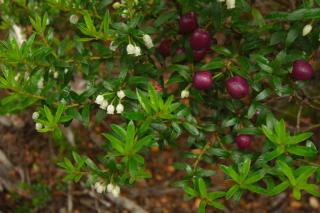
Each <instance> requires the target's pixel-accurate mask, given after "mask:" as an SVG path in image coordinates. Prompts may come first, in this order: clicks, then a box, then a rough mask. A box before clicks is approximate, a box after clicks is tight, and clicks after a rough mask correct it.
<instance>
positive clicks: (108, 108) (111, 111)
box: [107, 104, 115, 115]
mask: <svg viewBox="0 0 320 213" xmlns="http://www.w3.org/2000/svg"><path fill="white" fill-rule="evenodd" d="M114 110H115V109H114V106H113V105H112V104H110V105H109V106H108V107H107V114H109V115H113V114H114Z"/></svg>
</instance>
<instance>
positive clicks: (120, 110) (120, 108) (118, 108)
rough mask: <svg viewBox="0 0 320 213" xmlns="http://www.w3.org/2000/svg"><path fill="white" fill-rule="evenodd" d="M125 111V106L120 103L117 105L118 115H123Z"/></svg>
mask: <svg viewBox="0 0 320 213" xmlns="http://www.w3.org/2000/svg"><path fill="white" fill-rule="evenodd" d="M123 110H124V106H123V105H122V104H121V103H119V104H118V105H117V107H116V111H117V113H118V114H121V113H122V112H123Z"/></svg>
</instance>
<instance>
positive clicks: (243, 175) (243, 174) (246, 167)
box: [240, 158, 251, 180]
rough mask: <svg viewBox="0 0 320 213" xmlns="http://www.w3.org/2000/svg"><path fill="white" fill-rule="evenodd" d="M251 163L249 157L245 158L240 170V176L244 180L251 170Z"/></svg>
mask: <svg viewBox="0 0 320 213" xmlns="http://www.w3.org/2000/svg"><path fill="white" fill-rule="evenodd" d="M250 165H251V160H250V159H248V158H247V159H245V161H244V162H243V164H242V167H241V170H240V176H241V179H242V180H245V178H246V177H247V176H248V174H249V171H250Z"/></svg>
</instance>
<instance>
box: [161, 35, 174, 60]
mask: <svg viewBox="0 0 320 213" xmlns="http://www.w3.org/2000/svg"><path fill="white" fill-rule="evenodd" d="M171 45H172V40H171V39H165V40H163V41H162V42H161V43H160V45H159V47H158V48H159V52H160V53H161V55H162V56H164V57H168V56H170V55H171Z"/></svg>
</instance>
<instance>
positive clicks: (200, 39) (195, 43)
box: [189, 28, 211, 50]
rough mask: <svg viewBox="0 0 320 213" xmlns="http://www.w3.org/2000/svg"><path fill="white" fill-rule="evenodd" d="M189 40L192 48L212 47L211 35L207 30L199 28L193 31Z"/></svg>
mask: <svg viewBox="0 0 320 213" xmlns="http://www.w3.org/2000/svg"><path fill="white" fill-rule="evenodd" d="M189 42H190V46H191V47H192V49H194V50H204V49H208V48H209V47H210V45H211V37H210V34H209V33H208V32H207V31H205V30H204V29H200V28H199V29H197V30H196V31H194V32H193V33H192V35H191V37H190V40H189Z"/></svg>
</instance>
